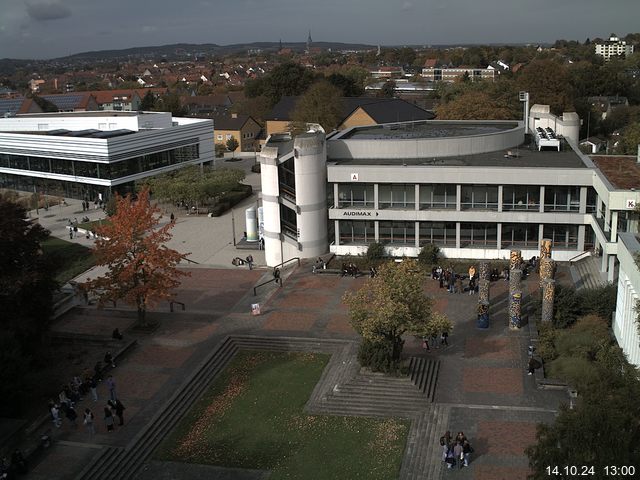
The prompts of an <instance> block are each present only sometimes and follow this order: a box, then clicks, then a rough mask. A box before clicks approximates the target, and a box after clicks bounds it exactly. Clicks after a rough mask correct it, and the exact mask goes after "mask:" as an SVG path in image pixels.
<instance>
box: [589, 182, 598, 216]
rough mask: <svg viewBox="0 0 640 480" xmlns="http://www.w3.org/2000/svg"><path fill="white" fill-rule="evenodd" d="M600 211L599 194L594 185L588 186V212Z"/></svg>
mask: <svg viewBox="0 0 640 480" xmlns="http://www.w3.org/2000/svg"><path fill="white" fill-rule="evenodd" d="M597 211H598V194H597V192H596V191H595V189H594V188H593V187H588V188H587V213H596V212H597Z"/></svg>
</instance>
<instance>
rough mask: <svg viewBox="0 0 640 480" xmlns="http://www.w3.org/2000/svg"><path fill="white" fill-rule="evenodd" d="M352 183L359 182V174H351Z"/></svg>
mask: <svg viewBox="0 0 640 480" xmlns="http://www.w3.org/2000/svg"><path fill="white" fill-rule="evenodd" d="M351 181H352V182H357V181H358V174H357V173H352V174H351Z"/></svg>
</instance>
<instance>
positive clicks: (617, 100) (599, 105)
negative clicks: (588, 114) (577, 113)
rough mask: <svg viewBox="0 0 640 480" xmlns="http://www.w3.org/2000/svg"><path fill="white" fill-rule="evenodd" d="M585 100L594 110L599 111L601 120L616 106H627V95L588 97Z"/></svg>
mask: <svg viewBox="0 0 640 480" xmlns="http://www.w3.org/2000/svg"><path fill="white" fill-rule="evenodd" d="M587 100H588V102H589V104H590V105H591V107H592V108H593V109H594V110H597V111H598V112H600V118H601V120H604V119H605V118H607V117H608V116H609V115H611V112H613V110H615V109H616V108H619V107H628V106H629V100H627V97H620V96H618V95H616V96H615V97H589V98H588V99H587Z"/></svg>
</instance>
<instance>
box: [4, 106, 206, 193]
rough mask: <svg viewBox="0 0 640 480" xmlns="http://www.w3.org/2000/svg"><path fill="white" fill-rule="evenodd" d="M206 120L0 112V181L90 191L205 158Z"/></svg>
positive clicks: (130, 184) (118, 187) (125, 186)
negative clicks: (4, 115) (3, 114)
mask: <svg viewBox="0 0 640 480" xmlns="http://www.w3.org/2000/svg"><path fill="white" fill-rule="evenodd" d="M212 131H213V122H212V121H211V120H202V119H195V118H177V117H173V118H172V117H171V114H170V113H165V112H74V113H40V114H27V115H17V116H14V117H9V118H2V119H0V187H1V188H10V189H15V190H23V191H29V192H33V191H37V192H41V193H47V194H52V195H60V196H63V197H71V198H87V199H91V200H93V199H95V198H98V196H99V195H101V196H102V197H103V198H106V197H108V196H109V195H110V194H111V193H112V192H114V191H118V192H120V193H126V192H129V191H132V190H133V188H134V182H135V181H136V180H140V179H142V178H145V177H149V176H152V175H157V174H159V173H164V172H167V171H170V170H174V169H176V168H180V167H182V166H185V165H190V164H202V163H206V162H213V160H214V148H213V138H212Z"/></svg>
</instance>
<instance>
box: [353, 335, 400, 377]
mask: <svg viewBox="0 0 640 480" xmlns="http://www.w3.org/2000/svg"><path fill="white" fill-rule="evenodd" d="M358 361H359V362H360V365H362V366H363V367H367V368H369V369H370V370H371V371H373V372H384V373H390V372H396V371H397V370H398V368H399V365H400V358H394V350H393V342H391V341H384V342H372V341H370V340H366V339H364V340H363V341H362V343H361V344H360V348H359V349H358Z"/></svg>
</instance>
